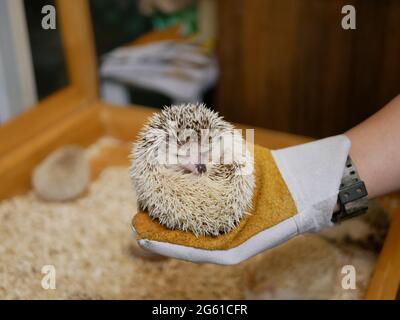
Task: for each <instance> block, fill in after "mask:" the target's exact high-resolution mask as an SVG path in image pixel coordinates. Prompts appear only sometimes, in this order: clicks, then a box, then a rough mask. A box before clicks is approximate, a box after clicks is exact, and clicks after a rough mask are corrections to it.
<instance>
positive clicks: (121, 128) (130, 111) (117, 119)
mask: <svg viewBox="0 0 400 320" xmlns="http://www.w3.org/2000/svg"><path fill="white" fill-rule="evenodd" d="M99 106H100V107H101V120H102V122H103V124H104V128H105V132H106V133H107V134H109V135H111V136H113V137H115V138H118V139H121V140H127V141H133V140H135V139H136V136H137V134H138V132H139V131H140V130H141V128H142V127H143V125H144V124H145V123H146V121H147V119H148V118H149V117H150V116H151V115H152V114H153V113H154V112H160V109H155V108H148V107H141V106H130V107H128V108H121V107H117V106H112V105H111V104H104V103H99ZM235 126H236V127H237V128H240V129H254V135H255V137H254V138H255V139H254V140H255V143H257V144H259V145H262V146H264V147H268V148H270V149H278V148H284V147H288V146H292V145H296V144H301V143H305V142H309V141H311V140H312V139H311V138H309V137H304V136H298V135H293V134H290V133H283V132H278V131H273V130H268V129H263V128H258V127H254V126H248V125H243V124H235Z"/></svg>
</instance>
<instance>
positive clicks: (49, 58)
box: [24, 0, 68, 99]
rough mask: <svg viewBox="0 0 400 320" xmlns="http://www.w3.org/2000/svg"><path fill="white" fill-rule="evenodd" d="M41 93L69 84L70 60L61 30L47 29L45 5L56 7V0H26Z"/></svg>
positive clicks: (42, 95)
mask: <svg viewBox="0 0 400 320" xmlns="http://www.w3.org/2000/svg"><path fill="white" fill-rule="evenodd" d="M24 5H25V12H26V20H27V25H28V32H29V41H30V45H31V51H32V61H33V67H34V72H35V80H36V88H37V95H38V98H39V99H42V98H44V97H46V96H48V95H50V94H52V93H54V92H55V91H57V90H59V89H62V88H63V87H65V86H67V85H68V77H67V70H66V62H65V58H64V54H63V48H62V43H61V34H60V30H59V29H58V28H57V29H55V30H54V29H43V28H42V19H43V17H44V16H45V15H46V14H43V13H42V8H43V7H44V6H45V5H53V6H55V1H54V0H24Z"/></svg>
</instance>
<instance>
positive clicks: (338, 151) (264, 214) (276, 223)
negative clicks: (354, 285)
mask: <svg viewBox="0 0 400 320" xmlns="http://www.w3.org/2000/svg"><path fill="white" fill-rule="evenodd" d="M349 149H350V140H349V139H348V138H347V137H346V136H344V135H339V136H335V137H330V138H326V139H322V140H317V141H314V142H310V143H306V144H302V145H298V146H294V147H289V148H285V149H280V150H275V151H270V150H268V149H266V148H263V147H260V146H255V148H254V169H255V173H254V174H255V179H256V186H255V189H254V192H253V205H252V210H251V211H250V212H249V214H248V215H245V217H244V218H243V219H242V220H241V221H240V223H239V225H238V226H237V227H236V228H235V229H233V230H232V231H230V232H229V233H226V234H223V235H220V236H218V237H212V236H200V237H196V236H195V235H194V234H192V233H190V232H184V231H180V230H169V229H167V228H166V227H164V226H162V225H160V224H159V223H158V222H157V221H156V220H152V218H150V216H149V215H148V214H147V213H146V212H139V213H137V214H136V215H135V216H134V218H133V220H132V226H133V229H134V232H135V233H136V237H137V240H138V243H139V245H140V246H141V247H142V248H144V249H147V250H150V251H152V252H154V253H157V254H160V255H165V256H169V257H173V258H177V259H183V260H188V261H192V262H198V263H201V262H203V263H204V262H209V263H215V264H225V265H230V264H236V263H239V262H241V261H243V260H246V259H248V258H250V257H252V256H254V255H256V254H258V253H260V252H262V251H264V250H266V249H269V248H272V247H274V246H277V245H279V244H280V243H282V242H285V241H287V240H289V239H290V238H292V237H294V236H296V235H298V234H301V233H305V232H315V231H318V230H320V229H322V228H325V227H329V226H332V225H333V223H332V222H331V218H332V214H333V210H334V207H335V205H336V202H337V197H338V193H339V186H340V182H341V178H342V175H343V171H344V167H345V163H346V159H347V156H348V152H349Z"/></svg>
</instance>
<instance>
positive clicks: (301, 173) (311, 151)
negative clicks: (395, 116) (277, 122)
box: [272, 135, 351, 233]
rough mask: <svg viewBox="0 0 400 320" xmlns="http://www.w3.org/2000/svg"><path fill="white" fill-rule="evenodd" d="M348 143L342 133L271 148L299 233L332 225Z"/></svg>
mask: <svg viewBox="0 0 400 320" xmlns="http://www.w3.org/2000/svg"><path fill="white" fill-rule="evenodd" d="M350 146H351V142H350V140H349V139H348V138H347V137H346V136H345V135H338V136H334V137H330V138H326V139H322V140H317V141H314V142H309V143H306V144H302V145H299V146H294V147H289V148H285V149H280V150H276V151H272V155H273V157H274V159H275V162H276V164H277V166H278V168H279V170H280V172H281V174H282V177H283V179H284V180H285V182H286V185H287V187H288V189H289V191H290V193H291V195H292V197H293V200H294V202H295V204H296V207H297V212H298V213H297V215H295V216H294V217H293V218H294V219H295V221H296V224H297V228H298V232H299V233H303V232H308V231H318V230H320V229H322V228H324V227H328V226H331V225H332V222H331V218H332V213H333V209H334V207H335V205H336V202H337V197H338V193H339V186H340V181H341V179H342V176H343V171H344V167H345V164H346V159H347V156H348V154H349V150H350Z"/></svg>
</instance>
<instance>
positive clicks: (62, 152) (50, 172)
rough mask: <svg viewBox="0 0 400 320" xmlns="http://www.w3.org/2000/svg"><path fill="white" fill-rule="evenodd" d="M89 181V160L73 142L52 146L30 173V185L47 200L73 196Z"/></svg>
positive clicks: (65, 198)
mask: <svg viewBox="0 0 400 320" xmlns="http://www.w3.org/2000/svg"><path fill="white" fill-rule="evenodd" d="M89 182H90V164H89V160H88V159H87V158H86V156H85V152H84V150H83V149H82V148H81V147H79V146H76V145H67V146H64V147H61V148H59V149H57V150H55V151H54V152H52V153H51V154H50V155H48V156H47V157H46V158H45V159H44V160H43V161H42V162H41V163H40V164H39V165H38V166H37V167H35V169H34V170H33V173H32V186H33V189H34V190H35V192H36V194H37V195H38V196H40V197H41V198H42V199H44V200H48V201H68V200H73V199H75V198H77V197H79V196H80V195H81V194H82V193H83V192H84V191H85V190H86V189H87V188H88V186H89Z"/></svg>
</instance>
